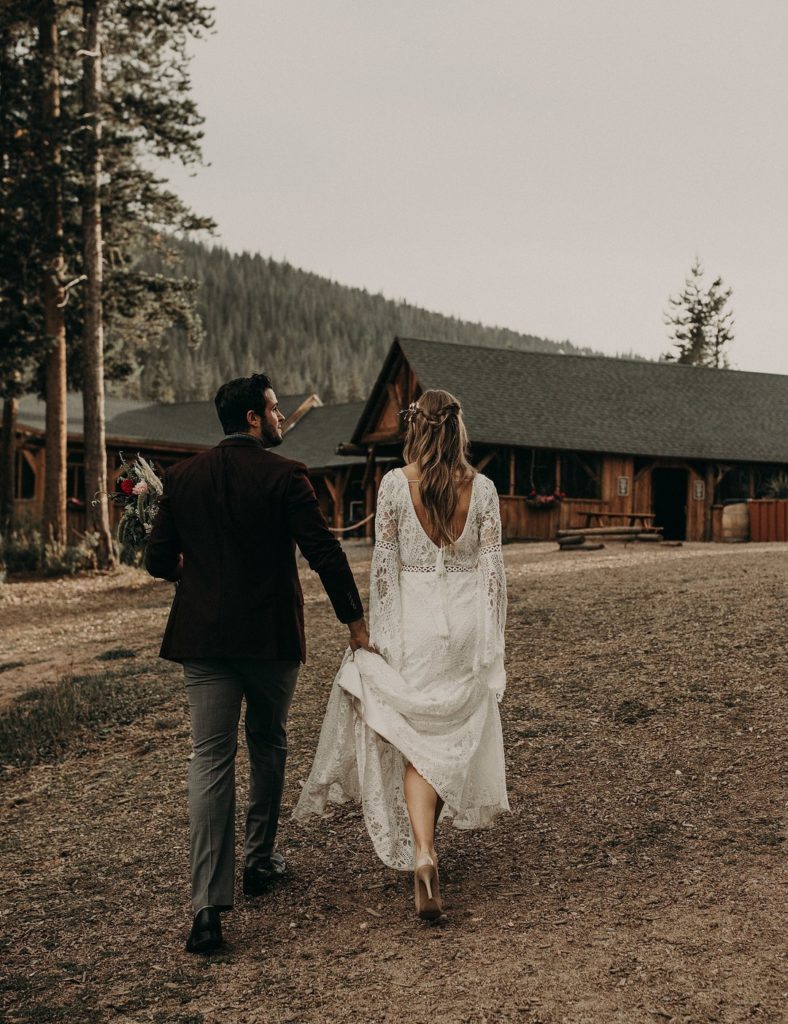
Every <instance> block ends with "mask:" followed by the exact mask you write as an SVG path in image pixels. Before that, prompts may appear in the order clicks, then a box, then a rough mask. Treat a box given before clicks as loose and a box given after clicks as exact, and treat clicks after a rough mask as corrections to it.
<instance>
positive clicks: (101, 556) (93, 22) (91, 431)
mask: <svg viewBox="0 0 788 1024" xmlns="http://www.w3.org/2000/svg"><path fill="white" fill-rule="evenodd" d="M100 18H101V9H100V0H83V4H82V21H83V26H84V29H85V43H84V50H83V60H82V83H83V93H84V99H83V114H84V117H83V123H84V125H85V128H86V129H87V136H86V138H87V144H86V147H85V191H84V198H83V201H82V227H83V235H84V243H83V244H84V258H85V274H86V276H87V284H86V286H85V287H86V292H85V327H84V334H83V341H82V346H83V367H84V371H83V372H84V383H83V391H82V408H83V412H84V417H83V418H84V424H85V425H84V435H85V500H86V505H87V522H88V526H89V527H90V529H92V530H94V531H95V532H96V533H97V534H98V537H99V548H98V560H99V566H100V567H101V568H103V569H111V568H114V566H115V556H114V552H113V549H112V539H111V537H110V528H109V506H108V501H107V446H106V436H105V434H106V431H105V423H104V324H103V312H102V285H103V277H104V271H103V265H102V259H103V256H102V237H101V195H100V187H101V38H100V36H101V29H100Z"/></svg>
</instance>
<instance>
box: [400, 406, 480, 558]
mask: <svg viewBox="0 0 788 1024" xmlns="http://www.w3.org/2000/svg"><path fill="white" fill-rule="evenodd" d="M405 420H406V429H405V450H404V456H405V461H406V462H415V463H416V464H417V465H418V467H419V476H420V482H421V502H422V505H423V506H424V511H425V512H426V513H427V519H428V520H429V524H430V527H431V529H432V533H433V535H434V536H435V537H437V539H438V541H439V543H440V544H441V545H444V544H446V545H449V546H450V545H452V544H453V543H454V542H455V541H456V540H457V538H456V537H455V536H454V534H453V533H452V519H453V517H454V513H455V511H456V510H457V499H458V493H459V486H460V484H461V483H463V482H464V481H466V480H468V479H471V478H472V477H473V476H474V475H475V473H476V470H475V469H474V468H473V466H472V465H471V464H470V462H469V461H468V447H469V445H468V432H467V430H466V429H465V422H464V420H463V418H462V408H461V406H460V403H459V402H458V401H457V399H456V398H455V397H454V395H452V394H450V393H449V392H448V391H443V390H441V389H439V388H436V389H433V390H430V391H425V392H424V394H422V395H421V397H420V398H419V399H418V401H416V402H411V404H410V406H409V407H408V409H407V410H406V411H405Z"/></svg>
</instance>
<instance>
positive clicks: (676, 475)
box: [651, 469, 689, 540]
mask: <svg viewBox="0 0 788 1024" xmlns="http://www.w3.org/2000/svg"><path fill="white" fill-rule="evenodd" d="M688 486H689V474H688V472H687V470H686V469H653V470H652V471H651V511H652V512H653V513H654V515H655V517H656V518H655V520H654V523H655V525H656V526H661V527H662V536H663V537H664V538H665V540H686V538H687V487H688Z"/></svg>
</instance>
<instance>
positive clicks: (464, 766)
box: [294, 469, 509, 871]
mask: <svg viewBox="0 0 788 1024" xmlns="http://www.w3.org/2000/svg"><path fill="white" fill-rule="evenodd" d="M369 612H370V640H371V642H372V644H373V646H374V647H375V648H376V649H377V650H378V651H379V652H380V653H379V654H375V653H373V652H371V651H367V650H358V651H356V652H355V653H352V652H351V651H350V650H348V651H347V652H346V654H345V657H344V659H343V662H342V665H341V667H340V670H339V672H338V674H337V677H336V679H335V680H334V684H333V687H332V690H331V694H330V697H329V701H328V707H327V709H326V715H325V719H324V721H323V727H322V731H321V734H320V740H319V742H318V747H317V752H316V754H315V760H314V763H313V765H312V770H311V773H310V775H309V778H308V780H307V782H306V783H305V785H304V788H303V790H302V792H301V796H300V798H299V801H298V803H297V805H296V808H295V811H294V817H295V818H296V819H299V820H303V819H305V818H307V817H309V816H310V815H312V814H319V813H321V812H322V811H324V810H325V807H326V804H327V803H328V802H334V803H343V802H345V801H346V800H348V799H355V800H358V801H361V803H362V805H363V810H364V820H365V823H366V826H367V830H368V831H369V834H370V837H371V839H372V842H373V845H374V847H375V850H376V852H377V854H378V856H379V857H380V859H381V860H382V861H383V862H384V863H385V864H388V865H389V866H390V867H393V868H398V869H400V870H404V871H407V870H411V869H412V868H413V856H414V844H413V834H412V831H411V827H410V820H409V818H408V811H407V806H406V804H405V797H404V793H403V780H404V775H405V768H406V766H407V764H408V762H410V763H411V764H412V765H413V766H414V768H415V769H416V770H417V771H418V772H419V774H420V775H422V776H423V777H424V778H425V779H426V780H427V781H428V782H429V783H430V784H431V785H432V786H433V788H434V789H435V791H436V792H437V793H438V795H439V796H440V797H441V798H442V799H443V801H444V809H443V813H442V818H446V817H448V818H452V819H453V820H454V824H455V825H456V826H457V827H458V828H479V827H483V826H486V825H488V824H489V823H490V822H491V821H492V820H493V819H494V818H495V816H496V815H497V814H498V813H500V812H501V811H507V810H508V809H509V803H508V799H507V795H506V775H505V768H504V754H503V739H502V735H501V720H500V715H499V713H498V701H499V700H500V698H501V697H502V696H503V692H504V688H505V685H506V676H505V673H504V666H503V656H504V627H505V624H506V578H505V575H504V567H503V558H502V554H501V519H500V511H499V504H498V495H497V493H496V490H495V486H494V485H493V483H492V481H491V480H489V479H488V478H487V477H485V476H483V475H482V474H480V473H477V474H476V475H475V476H474V478H473V483H472V490H471V496H470V504H469V507H468V515H467V519H466V521H465V526H464V528H463V531H462V533H461V534H460V536H459V537H458V538H457V540H456V541H455V543H454V544H453V545H451V546H449V547H438V546H437V545H436V544H435V543H434V542H433V541H432V540H431V538H430V537H429V536H428V535H427V533H426V532H425V530H424V528H423V526H422V525H421V522H420V521H419V519H418V516H417V514H416V509H415V507H414V505H413V500H412V498H411V494H410V487H409V483H408V479H407V477H406V476H405V474H404V473H403V471H402V470H401V469H395V470H392V471H391V472H389V473H387V474H386V476H384V477H383V480H382V481H381V485H380V489H379V493H378V507H377V513H376V516H375V550H374V554H373V557H372V570H371V578H370V608H369Z"/></svg>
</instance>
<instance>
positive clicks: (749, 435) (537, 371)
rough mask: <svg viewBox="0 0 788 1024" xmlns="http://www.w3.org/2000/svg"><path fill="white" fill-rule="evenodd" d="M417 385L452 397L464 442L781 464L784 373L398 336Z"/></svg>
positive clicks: (787, 386) (787, 381) (785, 454)
mask: <svg viewBox="0 0 788 1024" xmlns="http://www.w3.org/2000/svg"><path fill="white" fill-rule="evenodd" d="M396 344H399V345H400V346H401V348H402V351H403V352H404V354H405V356H406V357H407V359H408V361H409V363H410V365H411V366H412V368H413V370H414V371H415V374H416V377H417V379H418V382H419V384H420V385H421V387H422V388H425V389H426V388H433V387H441V388H445V389H447V390H448V391H451V392H453V393H454V394H456V395H457V397H458V398H459V399H460V400H461V402H462V405H463V409H464V412H465V418H466V423H467V426H468V432H469V434H470V437H471V440H472V441H475V442H482V443H492V444H511V445H518V446H523V447H536V448H553V449H562V450H565V451H572V450H574V451H593V452H610V453H620V454H629V455H652V456H662V457H673V458H697V459H715V460H723V461H743V462H777V463H788V375H783V374H769V373H745V372H741V371H736V370H715V369H708V368H705V367H696V366H680V365H677V364H675V363H652V362H641V361H634V360H627V359H613V358H606V357H598V356H580V355H562V354H556V355H553V354H552V353H551V354H548V353H543V352H520V351H512V350H509V349H492V348H480V347H475V346H468V345H454V344H448V343H444V342H433V341H421V340H418V339H414V338H402V339H398V340H397V342H395V345H396Z"/></svg>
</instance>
